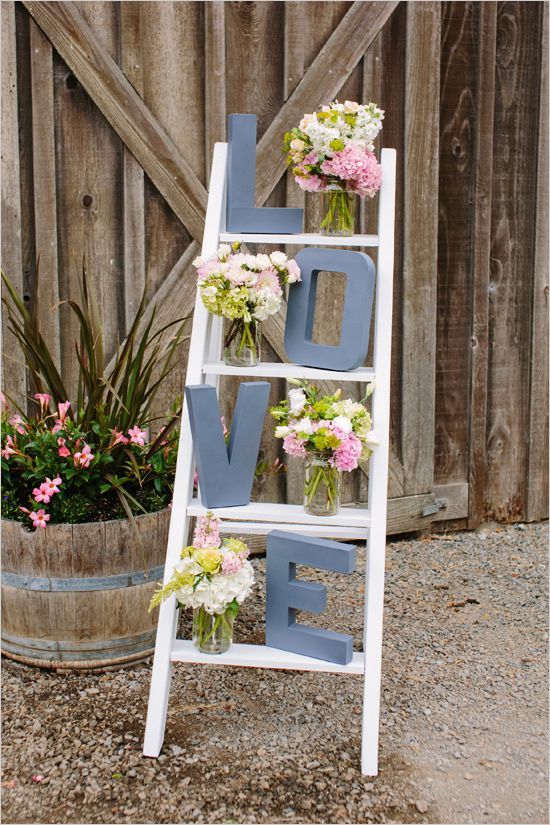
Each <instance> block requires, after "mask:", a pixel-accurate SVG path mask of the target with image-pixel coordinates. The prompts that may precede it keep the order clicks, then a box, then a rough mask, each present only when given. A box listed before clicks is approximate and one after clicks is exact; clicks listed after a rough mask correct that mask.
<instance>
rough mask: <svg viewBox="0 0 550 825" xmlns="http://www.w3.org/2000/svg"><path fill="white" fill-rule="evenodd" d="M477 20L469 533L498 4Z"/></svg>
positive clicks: (479, 475)
mask: <svg viewBox="0 0 550 825" xmlns="http://www.w3.org/2000/svg"><path fill="white" fill-rule="evenodd" d="M476 17H477V31H478V37H477V40H478V46H477V57H476V61H477V84H476V102H475V112H476V115H475V117H476V129H475V180H474V194H473V206H474V211H473V216H472V224H473V226H472V230H473V231H472V237H473V260H472V276H471V284H472V286H471V340H470V392H469V434H468V439H469V445H470V449H469V456H468V465H469V466H468V480H469V505H468V527H477V526H478V525H479V524H480V523H481V522H482V521H483V518H484V514H485V480H486V471H487V468H486V460H487V459H486V442H485V434H486V426H487V370H488V357H489V326H488V324H489V283H490V279H491V195H492V181H493V130H494V100H495V59H496V41H497V6H496V4H495V3H479V4H477V5H476Z"/></svg>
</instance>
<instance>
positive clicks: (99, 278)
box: [35, 3, 124, 399]
mask: <svg viewBox="0 0 550 825" xmlns="http://www.w3.org/2000/svg"><path fill="white" fill-rule="evenodd" d="M74 11H75V13H76V14H79V12H78V10H77V9H75V10H74ZM83 12H84V13H85V14H86V15H87V16H88V17H89V25H90V26H93V27H94V31H96V32H97V34H94V35H93V37H94V38H95V40H96V42H98V43H99V42H101V43H102V45H101V48H103V49H105V50H107V49H109V50H111V51H112V52H113V53H116V52H117V51H118V36H117V31H118V27H117V26H116V25H115V22H116V19H115V7H114V6H112V5H111V4H109V3H84V4H83ZM85 25H86V26H88V23H85ZM106 53H107V51H106ZM54 100H55V118H56V123H55V129H56V173H57V205H58V212H57V224H58V260H59V294H60V298H61V299H62V300H67V299H69V298H70V299H73V300H78V301H79V300H80V285H79V278H80V274H81V269H82V263H83V259H85V260H86V265H87V270H88V273H89V282H90V285H91V289H92V290H93V294H94V297H95V300H96V302H97V305H98V309H99V316H100V319H101V324H102V332H103V346H104V350H105V353H106V355H107V357H108V356H109V355H110V353H112V352H113V351H114V348H115V345H116V342H117V339H118V338H119V337H120V333H121V332H122V330H121V327H122V323H123V317H124V310H123V302H124V294H123V290H122V289H121V286H122V283H123V207H122V202H121V197H122V191H123V189H122V149H123V147H122V143H121V141H120V139H119V138H118V136H117V135H116V133H115V132H113V130H112V129H111V128H110V127H109V124H108V123H107V122H106V121H105V119H104V118H103V116H102V114H101V112H99V111H98V109H97V107H96V106H95V105H94V103H93V101H92V100H91V99H90V97H89V96H88V94H87V93H86V92H85V90H84V88H83V87H82V86H81V84H80V83H79V82H78V80H77V79H76V77H75V75H74V74H73V72H72V71H70V69H68V68H67V65H66V64H65V63H64V61H63V60H62V59H61V58H60V57H59V56H58V55H57V54H55V53H54ZM35 128H38V127H37V126H36V125H35ZM67 147H70V151H68V150H67ZM60 329H61V366H62V372H63V375H64V377H65V382H66V384H67V385H68V388H69V393H70V397H71V398H73V399H74V394H75V392H76V385H77V377H78V362H77V360H76V358H75V356H74V342H75V341H76V340H77V339H78V335H79V326H78V323H77V320H76V318H75V316H74V313H73V312H72V311H71V310H70V308H69V307H68V306H67V305H66V304H65V305H62V306H61V310H60Z"/></svg>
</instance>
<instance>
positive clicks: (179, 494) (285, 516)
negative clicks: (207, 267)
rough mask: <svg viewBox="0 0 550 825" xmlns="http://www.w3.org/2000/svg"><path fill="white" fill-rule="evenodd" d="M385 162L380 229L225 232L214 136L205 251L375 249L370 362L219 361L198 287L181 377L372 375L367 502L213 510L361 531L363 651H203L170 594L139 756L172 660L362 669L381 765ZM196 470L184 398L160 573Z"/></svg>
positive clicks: (171, 558) (190, 509) (248, 520)
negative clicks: (352, 365)
mask: <svg viewBox="0 0 550 825" xmlns="http://www.w3.org/2000/svg"><path fill="white" fill-rule="evenodd" d="M381 163H382V187H381V190H380V203H379V213H378V235H354V236H353V237H345V238H344V237H341V238H339V237H327V236H322V235H315V234H301V235H263V234H262V235H250V234H229V233H227V232H225V181H226V169H227V144H225V143H217V144H216V146H215V148H214V157H213V162H212V174H211V176H210V193H209V197H208V207H207V211H206V221H205V227H204V238H203V245H202V255H203V257H208V256H210V255H212V254H214V253H215V252H216V249H217V248H218V246H219V244H220V242H228V243H232V242H234V241H242V242H248V243H261V244H274V245H282V244H292V245H298V246H307V245H310V246H331V247H335V246H345V247H353V246H355V247H363V248H378V266H377V278H376V294H375V320H374V323H375V328H374V359H373V369H365V368H360V369H356V370H352V371H350V372H337V371H333V370H322V369H312V368H309V367H301V366H298V365H295V364H285V363H271V364H270V363H261V364H259V365H258V366H257V367H252V368H239V367H234V366H227V365H226V364H224V363H223V361H222V360H221V348H222V319H221V318H219V317H215V316H212V315H211V314H209V313H208V312H207V311H206V309H205V308H204V306H203V303H202V300H201V298H200V296H199V294H198V291H197V298H196V301H195V313H194V318H193V329H192V334H191V342H190V349H189V359H188V365H187V376H186V384H201V383H208V384H212V385H214V386H216V388H219V381H220V376H221V375H241V376H243V379H254V378H260V379H261V378H264V377H272V378H292V377H295V378H308V379H316V378H317V379H324V380H330V381H339V382H343V381H353V382H362V383H364V382H371V381H374V392H373V395H372V419H373V425H374V428H375V431H376V435H377V437H378V439H379V441H380V446H378V447H377V448H376V449H375V450H374V452H373V454H372V457H371V459H370V464H369V491H368V509H364V508H363V509H355V508H353V509H351V508H350V509H348V508H343V509H340V512H339V513H338V514H337V515H335V516H331V517H323V516H322V517H315V516H311V515H309V514H307V513H305V512H304V510H303V508H302V507H301V506H297V505H292V504H271V503H251V504H248V505H246V506H242V507H222V508H219V509H216V510H215V512H216V514H217V515H219V516H220V517H221V518H222V519H223V526H224V527H225V530H226V531H227V532H233V533H238V534H247V533H251V534H259V535H262V534H267V533H269V532H270V531H271V530H273V529H276V528H279V529H288V530H290V531H292V532H295V533H303V534H306V535H312V536H319V537H325V538H349V539H362V540H366V570H365V623H364V638H363V650H364V653H355V654H354V656H353V659H352V661H351V662H350V664H348V665H345V666H343V665H337V664H333V663H331V662H325V661H322V660H320V659H313V658H310V657H308V656H300V655H298V654H295V653H288V652H285V651H283V650H277V649H275V648H271V647H266V646H265V645H242V644H233V645H232V646H231V648H230V650H229V651H227V653H223V654H220V655H217V656H209V655H208V654H203V653H199V652H198V651H197V650H195V648H194V647H193V644H192V642H190V641H181V640H178V639H176V632H177V625H178V611H177V609H176V600H175V596H172V597H171V598H170V599H168V600H167V601H166V602H164V604H163V605H162V606H161V608H160V615H159V623H158V630H157V640H156V647H155V658H154V662H153V673H152V678H151V688H150V694H149V707H148V711H147V724H146V730H145V741H144V747H143V753H144V755H145V756H150V757H156V756H158V755H159V753H160V750H161V747H162V742H163V739H164V729H165V725H166V713H167V709H168V695H169V691H170V679H171V669H172V662H189V663H194V664H209V665H231V666H244V667H263V668H282V669H289V670H315V671H326V672H330V673H342V674H362V675H363V678H364V691H363V724H362V748H361V769H362V772H363V773H364V774H367V775H369V776H374V775H376V774H377V772H378V727H379V713H380V679H381V658H382V617H383V601H384V557H385V546H386V507H387V488H388V450H389V416H390V354H391V330H392V293H393V288H392V281H393V238H394V215H395V150H394V149H382V157H381ZM194 469H195V465H194V459H193V442H192V438H191V429H190V425H189V416H188V412H187V409H186V406H184V409H183V413H182V421H181V433H180V441H179V450H178V460H177V468H176V478H175V485H174V498H173V503H172V515H171V519H170V532H169V536H168V548H167V552H166V567H165V573H164V581H165V582H167V581H168V579H169V578H170V576H171V573H172V569H173V567H174V565H175V563H176V562H177V561H178V560H179V554H180V551H181V549H182V547H183V546H184V545H185V544H186V543H187V536H188V527H189V519H190V518H191V517H193V516H199V515H202V514H204V513H205V512H206V508H205V507H204V506H203V505H202V504H201V503H200V500H197V499H196V498H193V477H194Z"/></svg>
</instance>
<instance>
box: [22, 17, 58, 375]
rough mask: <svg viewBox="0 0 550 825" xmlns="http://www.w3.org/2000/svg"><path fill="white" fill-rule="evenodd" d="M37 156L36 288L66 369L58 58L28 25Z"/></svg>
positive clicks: (45, 328) (44, 329)
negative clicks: (59, 231)
mask: <svg viewBox="0 0 550 825" xmlns="http://www.w3.org/2000/svg"><path fill="white" fill-rule="evenodd" d="M29 28H30V57H31V89H32V121H33V124H34V127H33V131H32V154H33V173H34V174H33V183H34V235H35V246H36V259H37V260H38V259H40V265H39V270H38V273H37V279H36V284H35V290H36V292H35V295H34V296H33V299H34V300H35V301H37V304H38V305H37V311H38V319H39V324H40V331H41V333H42V335H43V337H44V340H45V342H46V344H47V345H48V349H49V351H50V354H51V356H52V358H53V360H54V363H55V364H56V365H57V367H58V368H59V367H60V366H61V353H60V329H59V282H58V260H57V191H56V170H55V124H54V101H53V62H52V60H53V58H52V47H51V45H50V42H49V40H48V39H47V38H46V37H45V36H44V35H43V34H42V31H41V30H40V29H39V28H38V26H37V25H36V23H35V22H34V21H33V20H29Z"/></svg>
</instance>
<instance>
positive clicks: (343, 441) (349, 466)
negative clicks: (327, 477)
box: [330, 427, 362, 473]
mask: <svg viewBox="0 0 550 825" xmlns="http://www.w3.org/2000/svg"><path fill="white" fill-rule="evenodd" d="M332 431H333V433H334V434H335V435H336V436H337V437H338V438H339V439H340V446H339V447H337V448H336V449H335V450H334V452H333V454H332V458H331V459H330V462H331V464H333V465H334V466H335V467H336V468H337V469H338V470H340V472H343V473H349V472H350V471H351V470H355V469H356V467H357V465H358V464H359V457H360V455H361V450H362V445H361V442H360V440H359V439H358V438H357V436H356V435H354V433H344V432H343V431H342V430H339V429H338V428H337V427H333V428H332Z"/></svg>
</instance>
